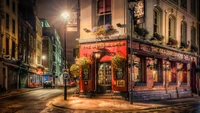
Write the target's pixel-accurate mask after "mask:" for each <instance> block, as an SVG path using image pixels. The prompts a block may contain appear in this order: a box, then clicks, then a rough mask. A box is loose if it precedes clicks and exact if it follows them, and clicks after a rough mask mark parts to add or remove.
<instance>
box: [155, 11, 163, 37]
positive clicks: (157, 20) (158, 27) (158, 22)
mask: <svg viewBox="0 0 200 113" xmlns="http://www.w3.org/2000/svg"><path fill="white" fill-rule="evenodd" d="M161 13H162V12H161V10H160V9H158V8H155V9H154V27H153V31H154V33H160V31H161V15H162V14H161Z"/></svg>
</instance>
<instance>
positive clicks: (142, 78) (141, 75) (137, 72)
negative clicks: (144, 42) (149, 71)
mask: <svg viewBox="0 0 200 113" xmlns="http://www.w3.org/2000/svg"><path fill="white" fill-rule="evenodd" d="M144 61H145V57H142V56H135V57H134V81H137V82H138V83H146V71H144V70H145V69H144V65H143V64H144Z"/></svg>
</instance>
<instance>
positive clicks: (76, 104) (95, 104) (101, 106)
mask: <svg viewBox="0 0 200 113" xmlns="http://www.w3.org/2000/svg"><path fill="white" fill-rule="evenodd" d="M70 90H73V89H70ZM197 102H200V97H197V96H195V97H191V98H181V99H173V100H162V101H145V102H133V104H132V105H131V104H130V102H128V101H125V100H119V99H97V98H79V97H73V96H72V95H71V96H69V95H68V97H67V100H64V97H63V95H61V96H59V97H57V98H55V100H54V101H53V102H52V105H53V106H55V107H59V108H64V109H71V110H99V111H101V110H114V111H123V110H141V109H152V108H162V107H167V106H175V105H182V104H188V103H197Z"/></svg>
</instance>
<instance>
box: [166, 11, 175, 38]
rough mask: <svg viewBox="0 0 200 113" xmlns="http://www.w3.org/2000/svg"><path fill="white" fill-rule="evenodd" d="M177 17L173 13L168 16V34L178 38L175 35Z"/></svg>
mask: <svg viewBox="0 0 200 113" xmlns="http://www.w3.org/2000/svg"><path fill="white" fill-rule="evenodd" d="M175 26H176V18H175V17H174V16H173V15H169V18H168V36H169V37H172V38H174V39H176V35H175V32H176V31H175Z"/></svg>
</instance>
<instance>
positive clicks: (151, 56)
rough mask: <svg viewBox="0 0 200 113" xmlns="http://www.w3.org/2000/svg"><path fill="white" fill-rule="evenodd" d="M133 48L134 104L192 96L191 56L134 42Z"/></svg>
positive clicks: (193, 80)
mask: <svg viewBox="0 0 200 113" xmlns="http://www.w3.org/2000/svg"><path fill="white" fill-rule="evenodd" d="M132 48H133V51H134V54H133V55H132V57H133V60H134V61H133V62H134V65H133V67H132V68H133V69H132V70H133V72H132V73H133V78H134V80H133V81H132V82H133V86H132V89H133V93H132V94H133V95H132V96H133V99H134V100H151V99H171V98H182V97H191V96H192V92H193V91H192V89H195V88H194V87H193V86H194V85H196V82H195V80H196V78H195V77H196V73H195V65H192V64H196V62H197V56H196V55H195V54H194V53H191V52H185V51H181V50H178V49H176V48H172V47H167V46H159V45H154V44H152V43H148V42H146V43H144V42H142V41H137V40H135V41H134V42H133V45H132Z"/></svg>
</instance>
